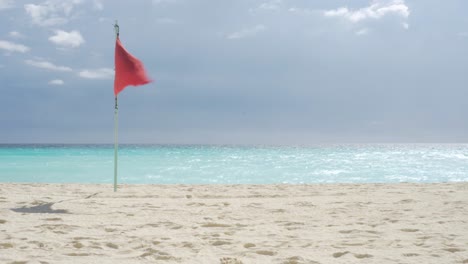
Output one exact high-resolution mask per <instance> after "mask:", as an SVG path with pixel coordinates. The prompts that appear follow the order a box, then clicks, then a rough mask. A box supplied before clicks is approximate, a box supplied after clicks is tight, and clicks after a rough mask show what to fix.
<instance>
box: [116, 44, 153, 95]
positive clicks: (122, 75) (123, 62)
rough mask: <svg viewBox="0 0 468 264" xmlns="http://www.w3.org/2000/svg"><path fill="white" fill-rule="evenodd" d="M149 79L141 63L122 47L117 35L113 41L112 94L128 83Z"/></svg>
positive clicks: (139, 83) (143, 82) (147, 80)
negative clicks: (113, 73) (113, 70)
mask: <svg viewBox="0 0 468 264" xmlns="http://www.w3.org/2000/svg"><path fill="white" fill-rule="evenodd" d="M150 82H151V80H150V79H149V78H148V75H147V74H146V71H145V68H144V66H143V63H142V62H141V61H140V60H138V59H137V58H135V57H134V56H133V55H132V54H130V53H128V51H127V50H126V49H125V48H124V47H123V45H122V43H120V39H119V38H118V37H117V41H116V43H115V79H114V94H115V96H117V94H118V93H120V92H121V91H122V90H123V89H125V87H127V86H128V85H133V86H137V85H143V84H147V83H150Z"/></svg>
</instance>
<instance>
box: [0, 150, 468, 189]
mask: <svg viewBox="0 0 468 264" xmlns="http://www.w3.org/2000/svg"><path fill="white" fill-rule="evenodd" d="M118 165H119V171H118V172H119V173H118V178H119V184H313V183H398V182H415V183H423V182H424V183H436V182H463V181H468V145H467V144H328V145H326V144H324V145H316V146H303V147H300V146H264V145H259V146H248V145H160V144H122V145H119V162H118ZM113 173H114V148H113V145H112V144H0V182H20V183H23V182H28V183H112V182H113Z"/></svg>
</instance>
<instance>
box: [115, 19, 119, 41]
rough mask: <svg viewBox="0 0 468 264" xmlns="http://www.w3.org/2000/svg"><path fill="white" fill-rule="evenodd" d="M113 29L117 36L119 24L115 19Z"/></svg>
mask: <svg viewBox="0 0 468 264" xmlns="http://www.w3.org/2000/svg"><path fill="white" fill-rule="evenodd" d="M114 31H115V35H116V36H117V37H118V36H119V24H118V22H117V20H115V24H114Z"/></svg>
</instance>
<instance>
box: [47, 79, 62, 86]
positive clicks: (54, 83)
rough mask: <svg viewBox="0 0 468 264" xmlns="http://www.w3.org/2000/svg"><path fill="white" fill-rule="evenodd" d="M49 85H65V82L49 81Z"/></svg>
mask: <svg viewBox="0 0 468 264" xmlns="http://www.w3.org/2000/svg"><path fill="white" fill-rule="evenodd" d="M49 84H50V85H64V84H65V82H64V81H63V80H60V79H55V80H51V81H49Z"/></svg>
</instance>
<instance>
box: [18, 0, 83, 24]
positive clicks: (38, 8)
mask: <svg viewBox="0 0 468 264" xmlns="http://www.w3.org/2000/svg"><path fill="white" fill-rule="evenodd" d="M81 3H83V0H47V1H45V2H43V3H41V4H37V5H36V4H26V5H24V9H25V10H26V13H27V14H28V15H29V16H30V17H31V19H32V23H33V24H36V25H39V26H45V27H47V26H56V25H61V24H65V23H67V22H68V20H69V18H70V17H71V15H72V11H73V9H74V8H75V6H76V5H79V4H81Z"/></svg>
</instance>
